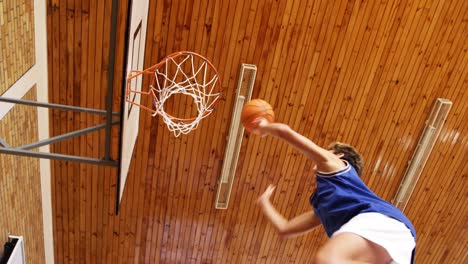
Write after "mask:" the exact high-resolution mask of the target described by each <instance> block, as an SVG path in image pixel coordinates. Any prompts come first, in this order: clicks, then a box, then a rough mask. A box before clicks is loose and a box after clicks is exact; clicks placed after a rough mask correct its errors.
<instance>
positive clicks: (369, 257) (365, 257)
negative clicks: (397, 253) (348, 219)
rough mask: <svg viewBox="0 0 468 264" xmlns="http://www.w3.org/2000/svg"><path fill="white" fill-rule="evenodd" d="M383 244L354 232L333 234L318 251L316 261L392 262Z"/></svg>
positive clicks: (320, 263) (319, 263) (318, 262)
mask: <svg viewBox="0 0 468 264" xmlns="http://www.w3.org/2000/svg"><path fill="white" fill-rule="evenodd" d="M391 260H392V258H391V257H390V255H389V254H388V252H387V251H386V250H385V249H384V248H383V247H381V246H379V245H377V244H375V243H373V242H371V241H369V240H367V239H365V238H363V237H361V236H359V235H356V234H354V233H348V232H346V233H341V234H338V235H336V236H333V237H332V238H331V239H330V240H329V241H328V242H327V243H326V244H325V245H324V246H323V247H322V248H321V249H319V252H318V253H317V255H316V257H315V263H317V264H322V263H390V261H391Z"/></svg>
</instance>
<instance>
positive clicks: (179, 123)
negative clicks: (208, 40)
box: [125, 51, 221, 137]
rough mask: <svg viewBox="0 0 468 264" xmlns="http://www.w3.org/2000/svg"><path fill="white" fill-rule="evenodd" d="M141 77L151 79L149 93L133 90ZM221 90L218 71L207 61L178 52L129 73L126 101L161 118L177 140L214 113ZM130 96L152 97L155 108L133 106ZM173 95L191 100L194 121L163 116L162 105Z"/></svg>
mask: <svg viewBox="0 0 468 264" xmlns="http://www.w3.org/2000/svg"><path fill="white" fill-rule="evenodd" d="M143 74H144V75H149V76H151V84H150V86H149V88H150V89H149V91H137V90H134V89H132V85H133V84H132V81H133V80H134V79H135V78H137V77H138V76H141V75H143ZM220 87H221V82H220V80H219V76H218V71H217V70H216V68H215V67H214V66H213V64H212V63H211V62H210V61H208V59H206V58H205V57H203V56H201V55H200V54H197V53H195V52H189V51H180V52H176V53H173V54H171V55H169V56H167V57H166V58H164V59H163V60H162V61H161V62H159V63H158V64H155V65H153V66H151V67H150V68H148V69H146V70H143V71H138V70H131V71H130V72H129V75H128V77H127V88H126V94H125V101H126V102H128V103H130V104H134V105H137V106H138V107H140V108H141V109H144V110H147V111H149V112H151V113H152V115H153V116H156V115H160V116H161V117H162V118H163V121H164V123H166V125H167V127H168V129H169V130H170V131H172V132H173V133H174V135H175V136H176V137H178V136H179V135H180V134H188V133H189V132H190V131H192V130H193V129H196V128H197V126H198V123H199V122H200V121H201V120H202V119H203V118H205V117H207V116H209V115H210V114H211V113H212V112H213V110H214V105H215V103H216V101H217V100H218V99H219V96H220V95H221V93H220V92H219V90H220ZM132 94H141V95H150V96H152V102H153V107H154V108H150V107H148V106H144V105H141V104H138V103H136V102H134V101H133V100H132V99H131V98H130V96H131V95H132ZM175 94H183V95H187V96H190V97H191V98H192V99H193V101H194V104H195V105H196V107H197V112H198V114H197V116H196V117H192V118H179V117H175V116H172V115H170V114H168V113H166V112H165V110H164V103H166V102H167V100H168V99H169V98H170V97H171V96H173V95H175Z"/></svg>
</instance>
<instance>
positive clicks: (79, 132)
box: [16, 121, 120, 150]
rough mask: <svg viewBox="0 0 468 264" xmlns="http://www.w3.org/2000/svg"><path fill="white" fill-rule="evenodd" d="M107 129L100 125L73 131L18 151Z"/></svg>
mask: <svg viewBox="0 0 468 264" xmlns="http://www.w3.org/2000/svg"><path fill="white" fill-rule="evenodd" d="M119 123H120V121H113V122H112V125H117V124H119ZM105 127H106V124H100V125H97V126H93V127H88V128H84V129H80V130H76V131H73V132H69V133H66V134H62V135H59V136H55V137H51V138H48V139H44V140H41V141H38V142H35V143H31V144H28V145H23V146H20V147H17V148H16V149H23V150H29V149H33V148H37V147H40V146H44V145H49V144H52V143H55V142H59V141H62V140H65V139H69V138H72V137H76V136H80V135H84V134H87V133H90V132H93V131H96V130H99V129H102V128H105Z"/></svg>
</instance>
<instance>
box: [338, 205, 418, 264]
mask: <svg viewBox="0 0 468 264" xmlns="http://www.w3.org/2000/svg"><path fill="white" fill-rule="evenodd" d="M345 232H348V233H354V234H356V235H359V236H361V237H363V238H365V239H367V240H369V241H371V242H373V243H375V244H378V245H379V246H381V247H383V248H385V249H386V250H387V252H388V254H389V255H390V256H391V257H392V259H393V262H392V263H398V264H407V263H411V253H412V251H413V249H414V247H415V246H416V242H415V240H414V238H413V235H412V234H411V231H410V230H409V229H408V228H407V227H406V225H405V224H403V223H401V222H399V221H397V220H395V219H393V218H390V217H388V216H386V215H383V214H380V213H362V214H359V215H357V216H355V217H353V218H351V220H349V221H348V222H347V223H346V224H344V225H343V226H342V227H341V228H340V229H338V230H337V231H336V232H335V233H333V236H336V235H338V234H340V233H345ZM333 236H332V237H333Z"/></svg>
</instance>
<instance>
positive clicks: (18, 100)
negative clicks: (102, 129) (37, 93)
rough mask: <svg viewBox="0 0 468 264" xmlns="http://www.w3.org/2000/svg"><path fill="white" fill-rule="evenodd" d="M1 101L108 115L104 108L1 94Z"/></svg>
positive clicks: (117, 114)
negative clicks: (17, 97)
mask: <svg viewBox="0 0 468 264" xmlns="http://www.w3.org/2000/svg"><path fill="white" fill-rule="evenodd" d="M0 102H6V103H13V104H23V105H32V106H39V107H47V108H53V109H59V110H66V111H75V112H83V113H91V114H99V115H107V114H108V113H107V111H104V110H98V109H91V108H84V107H77V106H70V105H61V104H49V103H42V102H36V101H31V100H23V99H15V98H8V97H4V96H0ZM112 115H113V116H119V115H120V113H118V112H113V113H112Z"/></svg>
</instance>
